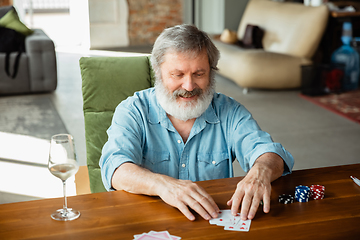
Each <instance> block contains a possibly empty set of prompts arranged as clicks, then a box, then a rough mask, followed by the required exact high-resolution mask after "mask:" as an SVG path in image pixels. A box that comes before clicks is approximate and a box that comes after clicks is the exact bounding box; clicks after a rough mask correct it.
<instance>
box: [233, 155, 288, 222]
mask: <svg viewBox="0 0 360 240" xmlns="http://www.w3.org/2000/svg"><path fill="white" fill-rule="evenodd" d="M283 171H284V162H283V160H282V158H281V157H280V156H278V155H277V154H275V153H265V154H263V155H261V156H260V157H259V158H258V159H257V160H256V161H255V164H254V165H253V167H252V168H251V169H250V171H249V172H248V174H247V175H246V176H245V177H244V178H243V179H242V180H241V181H240V182H239V183H238V184H237V187H236V190H235V193H234V194H233V196H232V197H231V199H230V200H229V201H228V202H227V205H228V206H231V212H232V214H233V215H236V213H238V212H239V208H240V205H241V211H240V216H241V219H242V220H246V219H253V218H254V217H255V214H256V211H257V209H258V207H259V204H260V201H261V200H263V203H264V206H263V211H264V212H265V213H268V212H269V211H270V194H271V182H272V181H273V180H275V179H277V178H278V177H280V176H281V175H282V173H283Z"/></svg>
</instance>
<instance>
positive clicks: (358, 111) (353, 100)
mask: <svg viewBox="0 0 360 240" xmlns="http://www.w3.org/2000/svg"><path fill="white" fill-rule="evenodd" d="M300 96H301V97H302V98H304V99H306V100H308V101H310V102H312V103H315V104H317V105H318V106H320V107H323V108H325V109H327V110H329V111H332V112H334V113H336V114H338V115H341V116H343V117H345V118H347V119H349V120H351V121H354V122H356V123H359V124H360V90H356V91H350V92H345V93H341V94H329V95H324V96H317V97H310V96H306V95H303V94H300Z"/></svg>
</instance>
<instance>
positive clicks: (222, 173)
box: [197, 152, 230, 181]
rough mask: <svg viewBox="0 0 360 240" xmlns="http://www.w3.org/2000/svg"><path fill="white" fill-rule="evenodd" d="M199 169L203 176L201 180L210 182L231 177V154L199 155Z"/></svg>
mask: <svg viewBox="0 0 360 240" xmlns="http://www.w3.org/2000/svg"><path fill="white" fill-rule="evenodd" d="M197 165H198V166H197V167H198V169H199V172H201V173H202V174H201V175H200V176H199V178H200V180H201V181H203V180H210V179H218V178H226V177H229V171H230V169H229V154H228V153H227V152H219V153H199V154H198V155H197Z"/></svg>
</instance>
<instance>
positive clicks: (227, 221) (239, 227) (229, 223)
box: [209, 210, 251, 232]
mask: <svg viewBox="0 0 360 240" xmlns="http://www.w3.org/2000/svg"><path fill="white" fill-rule="evenodd" d="M209 223H210V224H216V225H218V226H223V227H224V229H225V230H232V231H242V232H248V231H249V230H250V224H251V220H246V221H243V220H241V219H240V214H239V213H238V215H237V216H233V215H232V214H231V210H220V213H219V216H218V217H217V218H213V219H210V220H209Z"/></svg>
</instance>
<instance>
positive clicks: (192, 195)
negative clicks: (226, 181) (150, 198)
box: [158, 176, 220, 221]
mask: <svg viewBox="0 0 360 240" xmlns="http://www.w3.org/2000/svg"><path fill="white" fill-rule="evenodd" d="M163 177H164V180H166V181H165V182H163V183H164V186H163V187H162V186H159V189H160V191H159V193H158V195H159V196H160V197H161V199H162V200H163V201H164V202H166V203H167V204H169V205H171V206H173V207H176V208H178V209H179V210H180V211H181V212H182V213H183V214H184V215H185V216H186V217H187V218H188V219H189V220H191V221H193V220H195V216H194V215H193V214H192V213H191V211H190V210H189V208H188V207H190V208H191V209H193V210H195V212H197V213H198V214H199V215H200V216H201V217H203V218H204V219H205V220H210V219H211V218H216V217H217V216H218V213H219V211H220V210H219V208H218V206H217V205H216V203H215V202H214V200H213V199H212V197H211V196H210V195H209V194H208V193H207V192H206V191H205V190H204V189H203V188H202V187H200V186H198V185H197V184H196V183H194V182H191V181H188V180H178V179H174V178H171V177H167V176H163Z"/></svg>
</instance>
